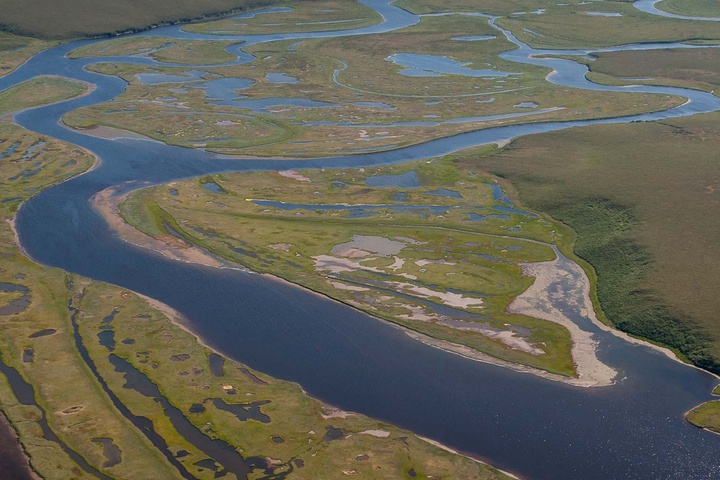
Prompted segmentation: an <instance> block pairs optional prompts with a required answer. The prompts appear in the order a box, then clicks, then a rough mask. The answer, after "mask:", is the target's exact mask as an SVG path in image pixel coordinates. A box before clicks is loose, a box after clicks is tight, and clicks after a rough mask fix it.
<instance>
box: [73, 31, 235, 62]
mask: <svg viewBox="0 0 720 480" xmlns="http://www.w3.org/2000/svg"><path fill="white" fill-rule="evenodd" d="M237 43H238V42H236V41H230V40H177V39H173V38H165V37H125V38H118V39H112V40H107V41H104V42H99V43H91V44H90V45H85V46H83V47H80V48H78V49H77V50H73V51H72V52H70V54H69V55H68V56H69V57H70V58H87V57H117V56H128V55H138V56H147V57H150V58H154V59H155V60H157V61H159V62H165V63H174V64H188V65H215V64H223V63H229V62H232V61H234V60H235V59H236V58H237V55H234V54H231V53H230V52H228V51H227V50H226V49H227V48H228V47H230V46H231V45H235V44H237Z"/></svg>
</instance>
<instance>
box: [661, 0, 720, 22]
mask: <svg viewBox="0 0 720 480" xmlns="http://www.w3.org/2000/svg"><path fill="white" fill-rule="evenodd" d="M655 7H657V8H659V9H660V10H664V11H666V12H670V13H676V14H678V15H685V16H689V17H715V18H720V5H718V3H717V2H715V1H713V0H685V1H683V0H663V1H662V2H659V3H657V4H655Z"/></svg>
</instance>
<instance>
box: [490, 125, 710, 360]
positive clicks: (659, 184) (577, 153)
mask: <svg viewBox="0 0 720 480" xmlns="http://www.w3.org/2000/svg"><path fill="white" fill-rule="evenodd" d="M719 117H720V116H719V115H718V114H709V115H701V116H695V117H692V118H688V119H677V120H673V121H672V122H669V123H651V124H631V125H618V126H595V127H589V128H584V129H573V130H569V131H564V132H559V133H552V134H546V135H543V136H534V137H527V138H522V139H519V140H517V141H515V142H513V143H512V144H511V146H510V147H508V148H507V149H506V150H505V151H504V152H503V153H501V154H500V155H496V156H492V157H488V158H486V159H483V160H482V161H481V162H480V165H482V166H483V167H485V168H488V169H489V170H491V171H492V172H495V173H497V174H499V175H501V176H503V177H505V178H507V179H508V180H510V181H511V182H512V183H513V184H514V185H515V187H516V188H517V190H518V192H519V195H520V197H521V198H522V199H523V200H524V201H525V202H526V203H527V204H528V205H530V206H531V208H535V209H538V210H541V211H545V212H548V213H549V214H550V215H552V216H553V217H554V218H556V219H558V220H560V221H563V222H565V223H567V224H568V225H570V226H571V227H572V228H573V229H575V230H576V231H577V233H578V241H577V246H576V253H577V254H578V255H580V256H581V257H582V258H584V259H586V260H587V261H589V262H590V263H591V264H592V265H593V267H594V268H595V270H596V271H597V274H598V295H599V298H600V302H601V305H602V308H603V310H604V311H605V314H606V315H607V317H608V319H609V320H610V321H611V322H612V323H613V324H615V325H616V326H618V327H619V328H620V329H622V330H625V331H628V332H630V333H633V334H635V335H638V336H641V337H644V338H648V339H651V340H655V341H658V342H662V343H664V344H666V345H670V346H672V347H674V348H676V349H677V350H679V351H680V352H682V353H683V354H684V355H686V356H687V357H688V358H689V359H690V360H691V361H692V362H693V363H695V364H697V365H699V366H702V367H704V368H708V369H710V370H712V371H715V372H718V371H720V324H718V322H717V315H716V313H717V311H718V309H719V308H720V303H718V297H717V294H716V292H717V291H718V289H720V276H718V274H717V269H716V266H717V265H718V262H720V244H718V242H717V238H718V235H719V234H720V224H719V223H718V221H717V219H718V218H720V197H718V192H719V191H720V183H718V178H720V165H718V163H717V161H716V154H715V153H716V151H717V148H718V147H720V144H719V143H718V141H717V138H718V130H717V122H718V118H719ZM608 145H612V146H613V148H611V149H609V148H608V147H607V146H608Z"/></svg>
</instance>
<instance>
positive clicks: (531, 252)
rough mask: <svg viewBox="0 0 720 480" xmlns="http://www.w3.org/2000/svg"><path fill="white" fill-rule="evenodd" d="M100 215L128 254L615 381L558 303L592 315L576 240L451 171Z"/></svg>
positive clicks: (108, 210) (457, 345)
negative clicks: (204, 269)
mask: <svg viewBox="0 0 720 480" xmlns="http://www.w3.org/2000/svg"><path fill="white" fill-rule="evenodd" d="M117 203H120V205H119V208H118V211H116V210H115V204H117ZM95 204H96V206H98V207H99V209H100V210H101V212H102V213H103V214H104V215H105V217H106V219H108V220H109V222H110V224H111V225H113V226H114V227H115V228H116V229H117V230H118V231H119V232H120V234H121V235H122V236H123V237H124V238H126V239H127V240H128V241H131V242H133V243H136V244H139V245H142V246H147V247H150V248H153V249H155V250H158V251H161V252H163V253H165V254H168V255H175V256H178V255H181V256H182V258H183V259H185V260H190V261H198V262H200V263H208V261H207V258H206V257H207V255H205V257H201V256H200V254H199V252H198V250H197V249H196V248H194V246H199V247H201V248H202V249H205V250H207V251H210V252H212V253H215V254H217V255H219V256H220V257H222V258H225V259H228V260H231V261H233V262H237V263H240V264H242V265H243V266H245V267H247V268H250V269H251V270H253V271H256V272H261V273H267V274H272V275H274V276H277V277H280V278H283V279H285V280H287V281H290V282H292V283H295V284H297V285H301V286H303V287H306V288H309V289H311V290H313V291H316V292H319V293H322V294H324V295H327V296H329V297H331V298H333V299H336V300H339V301H341V302H343V303H346V304H348V305H352V306H354V307H356V308H359V309H362V310H364V311H366V312H368V313H370V314H371V315H374V316H376V317H379V318H382V319H385V320H388V321H390V322H393V323H395V324H398V325H401V326H403V327H404V328H405V329H407V331H408V332H409V333H410V334H411V335H413V336H415V337H416V338H419V339H421V340H422V341H425V342H427V343H430V344H433V345H436V346H439V347H441V348H445V349H447V350H450V351H454V352H457V353H460V354H462V355H465V356H468V357H472V358H476V359H480V360H483V361H490V362H493V363H500V364H503V365H506V366H511V367H512V368H516V369H520V370H522V371H528V372H532V373H536V374H539V375H542V376H544V377H546V378H552V379H555V380H561V381H566V382H568V383H573V384H577V385H583V386H597V385H607V384H610V383H612V381H613V378H614V377H615V371H614V370H612V369H611V368H609V367H607V366H605V365H604V364H602V363H601V362H600V361H599V360H598V359H597V357H596V356H595V346H596V342H595V341H594V340H593V338H592V335H591V334H589V333H587V332H584V331H582V330H581V329H579V328H578V327H577V326H576V325H575V324H574V323H573V322H572V321H571V320H570V318H568V316H569V315H572V314H571V313H570V312H564V311H562V310H561V309H559V308H557V307H555V306H553V304H552V301H551V299H550V297H551V293H550V287H551V286H552V285H554V284H556V283H557V282H558V281H559V278H561V277H565V276H570V277H571V278H572V282H573V283H574V286H575V287H577V291H580V292H586V293H585V294H584V295H581V296H580V297H579V298H573V300H572V301H573V302H577V304H578V305H580V307H579V308H578V310H579V311H582V312H583V314H584V315H593V313H592V304H591V301H590V298H589V290H590V286H589V281H588V279H587V277H586V276H585V274H584V272H583V271H582V269H581V268H580V267H579V266H577V265H575V264H572V262H570V261H567V263H562V261H561V259H560V256H561V255H562V254H561V253H560V252H559V250H557V247H556V245H560V246H562V247H563V249H566V250H567V249H568V247H569V246H570V243H569V242H568V241H567V240H566V239H565V237H564V234H565V231H566V229H565V227H563V226H562V225H561V224H558V223H557V222H554V221H552V220H549V219H547V218H544V217H541V216H540V215H538V214H536V213H533V212H529V211H526V210H523V209H522V207H521V206H518V205H516V204H514V203H513V201H512V200H511V199H510V198H509V197H508V196H507V194H506V193H505V192H504V191H503V189H502V186H501V185H500V184H498V183H497V179H496V178H493V177H492V176H489V175H487V174H484V173H483V172H482V171H479V170H478V169H473V168H468V169H461V168H459V167H458V165H457V164H456V162H454V161H453V159H452V158H451V157H448V158H442V159H435V160H432V161H427V162H417V163H412V164H408V165H403V166H390V167H374V168H360V169H358V168H354V169H340V170H334V169H333V170H322V171H321V170H303V171H301V172H296V171H283V172H279V173H277V172H266V173H242V174H240V173H238V174H223V175H215V176H206V177H201V178H199V179H195V180H187V181H180V182H173V183H171V184H169V185H163V186H157V187H151V188H148V189H143V190H139V191H136V192H133V193H131V194H130V195H129V196H128V197H127V198H126V197H125V196H121V197H116V196H113V192H112V191H106V192H103V193H102V194H100V195H99V196H98V197H96V199H95ZM118 213H119V215H120V216H122V219H120V218H119V217H118ZM122 220H125V221H126V222H127V223H129V224H130V225H132V226H134V227H136V228H137V229H138V230H139V231H140V232H142V233H145V234H147V235H148V236H147V237H145V236H143V235H138V233H139V232H133V231H128V230H127V228H125V226H124V225H123V222H122ZM278 238H285V239H288V240H287V241H280V242H279V241H278ZM191 252H192V253H191ZM562 258H564V257H562ZM215 262H217V260H215ZM561 263H562V265H561ZM570 265H573V266H574V268H573V266H570Z"/></svg>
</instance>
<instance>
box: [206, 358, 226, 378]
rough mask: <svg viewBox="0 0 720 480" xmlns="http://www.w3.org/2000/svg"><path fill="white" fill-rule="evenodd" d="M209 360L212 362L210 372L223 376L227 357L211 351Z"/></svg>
mask: <svg viewBox="0 0 720 480" xmlns="http://www.w3.org/2000/svg"><path fill="white" fill-rule="evenodd" d="M208 361H209V362H210V373H212V374H213V375H214V376H216V377H222V376H223V365H225V359H224V358H223V357H221V356H220V355H218V354H217V353H211V354H210V355H208Z"/></svg>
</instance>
